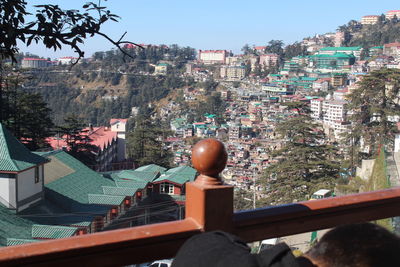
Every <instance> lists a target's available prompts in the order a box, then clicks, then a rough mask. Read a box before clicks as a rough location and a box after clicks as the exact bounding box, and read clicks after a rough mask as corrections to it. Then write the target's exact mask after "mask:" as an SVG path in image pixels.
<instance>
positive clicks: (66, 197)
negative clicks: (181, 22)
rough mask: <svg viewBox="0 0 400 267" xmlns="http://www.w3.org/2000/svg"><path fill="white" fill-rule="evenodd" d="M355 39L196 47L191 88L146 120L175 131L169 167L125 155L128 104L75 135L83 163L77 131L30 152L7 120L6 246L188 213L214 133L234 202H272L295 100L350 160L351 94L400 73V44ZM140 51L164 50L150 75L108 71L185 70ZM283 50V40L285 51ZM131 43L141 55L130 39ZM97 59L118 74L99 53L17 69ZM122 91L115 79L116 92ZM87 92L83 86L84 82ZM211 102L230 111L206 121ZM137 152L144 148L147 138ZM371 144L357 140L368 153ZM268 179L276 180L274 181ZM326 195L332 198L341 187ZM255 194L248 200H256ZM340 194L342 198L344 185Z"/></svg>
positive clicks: (3, 151)
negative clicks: (198, 162)
mask: <svg viewBox="0 0 400 267" xmlns="http://www.w3.org/2000/svg"><path fill="white" fill-rule="evenodd" d="M385 16H386V18H387V19H391V20H396V19H397V18H399V17H400V10H391V11H388V12H387V13H386V14H385ZM380 20H381V16H378V15H366V16H363V17H362V18H361V20H360V21H358V22H355V23H354V25H353V26H354V27H355V28H357V27H363V26H364V27H370V26H373V25H375V24H377V23H380ZM349 34H350V33H349V32H348V31H346V30H344V29H342V28H340V27H339V28H338V30H337V31H336V32H333V33H326V34H318V35H315V36H313V37H307V38H304V39H303V40H301V41H299V42H297V43H296V47H297V48H299V49H300V50H301V52H299V53H297V54H298V55H296V56H293V57H287V56H286V57H284V56H282V54H279V53H278V52H277V51H273V50H274V48H273V46H274V45H277V43H274V42H272V41H271V42H270V43H269V44H268V45H265V46H258V45H252V46H249V45H246V46H245V47H244V48H243V49H242V52H243V54H234V53H233V52H232V51H228V50H227V49H224V48H223V47H221V48H220V49H219V50H198V51H197V53H196V56H197V58H196V59H193V60H192V59H191V60H185V61H183V62H184V65H183V66H184V67H183V68H184V71H182V72H179V75H177V76H179V78H181V79H182V80H184V81H185V82H186V83H184V85H182V86H180V87H179V88H173V90H171V91H170V92H168V94H166V95H167V96H165V98H167V99H168V101H152V102H151V103H149V104H148V105H147V107H148V108H149V109H151V114H149V118H150V119H151V120H153V121H156V122H157V123H160V125H167V128H168V129H162V130H163V131H164V130H165V132H168V133H167V134H165V135H164V132H163V135H161V134H160V135H159V136H157V137H156V138H154V140H155V141H154V140H153V141H154V142H161V143H162V148H161V149H159V150H161V151H162V152H161V153H163V152H164V151H170V152H172V160H171V166H168V168H167V167H166V166H160V165H157V164H145V165H140V164H138V163H137V162H138V161H137V159H133V158H132V157H130V156H129V155H128V154H129V153H128V150H129V148H128V147H129V144H128V139H129V137H128V136H129V135H130V132H129V130H131V131H132V129H128V124H129V121H130V120H131V121H133V120H135V119H136V118H137V117H138V116H139V115H141V114H140V110H141V109H139V107H138V106H130V107H129V111H128V113H129V116H126V117H124V118H115V117H114V118H111V119H109V122H108V124H107V125H96V126H93V125H92V124H91V123H90V124H88V125H86V126H85V127H84V128H83V129H80V130H79V131H78V132H79V134H80V138H81V139H79V142H78V143H79V144H80V145H82V144H84V145H90V146H91V149H90V153H89V154H90V156H92V157H93V162H92V163H91V164H84V163H82V162H80V161H79V160H78V159H77V158H75V157H73V156H72V155H71V154H70V152H71V150H73V149H72V148H70V143H71V136H72V135H69V134H65V133H63V134H60V133H59V132H58V133H54V134H53V136H51V137H48V138H46V142H47V143H48V144H49V147H47V148H46V149H43V150H42V151H35V152H33V151H30V150H29V149H27V148H26V147H25V145H26V144H28V143H29V141H31V140H28V139H27V138H25V139H22V140H17V138H16V137H15V136H13V134H12V133H11V129H7V127H6V126H5V125H4V124H3V123H1V121H0V177H1V181H0V182H1V183H0V247H1V246H4V247H5V246H14V245H21V244H27V243H36V242H39V241H42V240H50V239H58V238H64V237H72V236H78V235H85V234H90V233H96V232H101V231H105V230H111V229H118V228H124V227H133V226H138V225H145V224H150V223H158V222H166V221H172V220H179V219H182V218H184V215H185V195H186V183H188V182H193V181H194V180H195V179H196V177H197V175H199V174H198V173H197V171H196V169H194V168H193V167H192V163H191V153H192V148H193V145H194V144H195V143H197V142H198V141H199V140H202V139H206V138H215V139H218V140H220V141H221V142H223V143H224V145H225V148H226V151H227V153H228V161H227V164H226V168H225V169H224V170H223V171H222V173H221V177H222V179H223V181H224V182H225V183H226V184H228V185H233V186H235V194H236V193H237V192H241V191H243V192H245V193H247V195H243V196H242V195H238V196H236V197H237V198H240V200H244V201H247V202H249V203H250V204H251V206H252V207H254V208H256V207H257V201H258V200H260V199H265V198H267V197H268V190H267V189H269V188H268V186H269V185H268V184H266V183H265V182H260V180H261V179H263V178H265V176H266V175H265V170H266V169H268V167H269V166H271V165H272V164H274V163H277V162H279V161H280V160H282V157H280V156H276V155H274V151H277V150H279V149H281V148H283V147H284V146H285V145H286V144H287V143H288V142H289V139H290V138H289V137H288V136H282V135H280V134H279V133H278V131H277V128H278V125H280V124H281V123H282V122H284V121H286V120H287V119H289V118H293V117H296V116H297V115H299V114H301V111H299V109H298V108H294V107H292V106H291V105H290V104H294V103H300V104H301V105H304V106H306V107H307V109H309V111H310V116H311V118H312V120H313V122H316V123H318V124H320V125H322V129H323V133H324V136H326V138H325V139H324V140H323V141H321V142H320V143H319V144H318V145H325V144H326V145H331V146H334V147H335V148H337V150H338V154H339V155H340V156H341V157H342V158H343V159H345V160H349V158H346V157H348V154H349V150H350V149H351V148H350V147H349V142H348V140H345V138H346V137H345V134H346V133H348V132H350V130H351V129H352V127H354V122H353V121H352V120H351V116H352V115H353V113H354V110H352V109H350V108H349V106H350V105H351V102H350V99H349V95H350V94H351V93H352V92H354V91H355V90H357V88H359V85H360V83H361V82H362V81H363V79H364V77H366V76H368V75H369V74H371V72H374V71H378V70H381V69H398V70H400V42H388V43H385V44H383V45H381V46H370V47H368V46H348V45H347V41H346V40H347V39H348V38H349ZM139 46H140V49H150V48H154V47H156V48H159V49H165V51H167V52H165V53H164V54H163V58H162V59H160V60H157V61H156V60H153V61H154V62H153V61H152V62H150V61H151V60H147V61H146V60H144V59H143V61H145V62H146V64H148V66H149V67H148V69H149V70H145V68H143V69H140V71H137V72H134V73H133V72H132V73H131V72H130V70H129V69H128V68H126V69H124V68H122V67H119V68H118V69H116V70H112V74H118V75H119V76H126V77H127V76H129V75H131V74H134V76H135V77H136V76H138V77H167V76H168V74H170V73H171V72H173V70H175V69H176V68H177V61H174V60H172V59H171V58H172V56H171V55H170V53H168V49H169V48H168V46H165V45H160V46H158V45H149V44H139ZM278 46H279V45H278ZM282 46H283V43H282V44H280V47H278V48H280V49H282V48H283V47H282ZM124 48H125V49H128V50H135V49H137V50H139V48H137V46H135V45H132V44H126V45H125V46H124ZM278 50H279V49H278ZM141 60H142V59H141ZM92 63H93V66H95V68H96V69H95V70H94V71H93V70H91V71H93V72H95V73H96V75H97V73H99V75H100V74H101V73H106V72H107V71H108V72H109V73H110V71H109V70H105V69H106V68H105V67H104V65H103V66H101V67H98V66H99V65H101V64H102V62H101V60H100V59H96V58H95V57H92V58H80V57H72V56H68V57H60V58H58V59H55V60H49V59H45V58H40V57H37V56H34V55H32V57H31V56H29V54H25V56H24V57H23V58H21V61H20V67H21V69H22V70H24V71H26V72H27V73H29V74H31V75H32V73H33V74H36V73H41V72H46V71H47V70H48V71H49V72H53V73H70V72H71V71H70V69H68V68H70V67H71V66H75V64H76V66H79V65H85V66H90V64H92ZM178 63H181V62H180V61H179V62H178ZM96 64H97V65H96ZM150 69H151V71H150ZM174 74H175V73H174ZM188 81H190V82H188ZM211 82H212V83H215V88H214V89H215V90H208V89H207V88H206V84H207V83H211ZM93 83H94V82H93ZM199 84H200V85H201V86H199ZM40 85H41V87H46V86H51V82H47V81H42V82H41V84H40ZM118 85H119V83H117V82H116V85H115V87H117V86H118ZM79 86H80V87H81V88H82V89H83V88H85V85H82V84H79ZM96 86H97V87H96V88H100V87H101V86H99V85H96ZM27 88H28V87H27ZM101 89H104V88H101ZM113 89H115V88H113ZM88 91H89V90H88ZM110 91H111V90H110ZM115 91H117V90H115ZM149 91H150V89H149ZM88 94H90V93H88ZM210 96H212V97H215V99H218V100H220V101H221V102H216V103H218V104H220V107H223V111H222V112H214V113H212V112H207V113H203V114H201V116H200V118H199V117H196V119H193V118H194V115H193V114H191V112H190V111H192V108H193V107H195V105H196V103H197V102H199V101H207V99H208V98H207V97H210ZM100 98H101V99H102V101H105V102H107V103H115V102H113V101H114V100H118V99H119V98H121V96H120V95H117V94H115V95H113V94H111V93H110V94H108V93H107V92H105V93H102V95H101V97H100ZM213 104H215V103H213ZM189 108H190V110H189ZM215 110H217V108H215ZM301 115H302V114H301ZM377 117H378V115H377ZM379 120H380V118H377V119H375V121H379ZM390 121H391V122H393V123H395V125H396V127H397V129H398V130H399V131H400V117H399V116H398V115H393V116H391V117H390ZM135 123H136V125H135V127H139V126H138V125H139V124H138V122H137V121H135ZM310 127H311V125H310ZM315 131H317V130H315ZM397 132H398V131H397ZM142 134H143V136H144V134H145V133H144V132H142ZM391 138H392V139H393V140H392V142H393V143H394V146H393V148H392V150H391V151H390V152H391V153H393V161H392V163H391V164H392V165H390V166H388V167H389V168H388V172H390V183H391V185H392V186H396V185H400V174H399V173H398V169H400V134H399V133H397V134H395V135H393V136H391ZM304 139H305V138H304ZM363 141H365V140H363ZM140 145H141V147H142V148H143V147H144V144H143V143H142V144H140ZM157 149H158V148H157ZM372 149H373V148H372V147H370V146H369V145H367V144H364V143H362V144H361V150H362V151H363V152H365V153H369V152H370V151H372ZM383 149H384V148H383ZM169 167H171V168H169ZM391 167H393V168H392V169H391ZM348 169H351V168H350V167H349V168H348ZM351 171H353V170H350V171H348V172H347V170H346V171H341V172H340V176H341V178H343V179H347V178H349V177H350V176H357V177H360V178H361V179H363V180H368V179H369V177H370V176H371V173H372V168H371V163H370V162H369V161H368V160H363V161H362V165H361V166H357V168H354V173H350V172H351ZM268 178H270V177H268ZM270 179H271V180H273V179H275V178H274V177H273V175H272V176H271V178H270ZM321 189H322V188H321ZM329 189H330V190H327V191H333V190H334V189H335V188H334V187H332V188H329ZM248 194H251V195H252V198H251V199H250V198H248V196H249V195H248ZM336 194H338V195H341V194H343V195H344V194H345V193H343V192H339V190H338V192H336ZM308 199H310V195H305V194H304V195H303V196H302V197H301V198H300V199H293V200H292V201H293V202H297V201H300V200H308ZM264 204H265V203H264ZM268 205H271V203H268ZM245 207H248V205H245ZM241 208H242V207H239V208H238V209H241ZM315 235H316V234H315ZM306 239H307V240H306ZM308 239H309V233H307V235H306V237H304V238H302V239H301V242H302V243H301V244H302V245H304V249H303V250H305V249H306V247H307V248H308V246H309V243H311V242H309V240H308ZM293 242H300V241H299V240H298V239H296V241H293ZM305 244H306V245H305Z"/></svg>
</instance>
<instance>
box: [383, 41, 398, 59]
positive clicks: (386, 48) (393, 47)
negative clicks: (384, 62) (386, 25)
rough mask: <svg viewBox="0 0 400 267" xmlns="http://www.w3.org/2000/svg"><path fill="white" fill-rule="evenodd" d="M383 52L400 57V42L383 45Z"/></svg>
mask: <svg viewBox="0 0 400 267" xmlns="http://www.w3.org/2000/svg"><path fill="white" fill-rule="evenodd" d="M383 54H385V55H386V56H391V57H395V58H397V57H399V58H400V42H397V43H389V44H384V45H383Z"/></svg>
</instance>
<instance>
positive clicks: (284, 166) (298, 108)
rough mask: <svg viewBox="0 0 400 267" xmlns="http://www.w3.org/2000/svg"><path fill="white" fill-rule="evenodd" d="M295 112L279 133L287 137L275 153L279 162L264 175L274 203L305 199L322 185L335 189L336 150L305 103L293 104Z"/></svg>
mask: <svg viewBox="0 0 400 267" xmlns="http://www.w3.org/2000/svg"><path fill="white" fill-rule="evenodd" d="M288 108H289V109H292V110H293V111H295V114H294V115H293V116H292V117H291V118H289V119H287V120H286V121H284V122H282V123H280V124H279V125H278V126H277V128H276V132H277V133H278V134H279V135H280V136H281V137H282V138H284V140H285V144H284V146H283V147H282V148H281V149H278V150H276V151H274V152H273V153H272V156H274V158H275V159H276V162H275V163H273V164H271V165H270V166H269V167H268V168H267V170H266V172H265V177H264V182H265V183H266V187H267V189H268V201H267V202H269V203H271V204H278V203H288V202H292V201H294V200H305V197H306V195H307V194H311V193H312V192H313V191H315V190H316V189H318V188H327V189H332V188H333V186H334V184H335V179H336V178H337V177H338V173H339V164H338V163H337V162H336V161H335V157H336V149H335V148H334V147H332V146H330V145H328V144H326V142H325V135H324V132H323V129H322V127H321V126H320V125H319V124H318V123H316V122H315V121H313V120H312V118H311V117H310V115H309V113H310V111H309V109H308V106H307V105H306V104H304V103H289V104H288Z"/></svg>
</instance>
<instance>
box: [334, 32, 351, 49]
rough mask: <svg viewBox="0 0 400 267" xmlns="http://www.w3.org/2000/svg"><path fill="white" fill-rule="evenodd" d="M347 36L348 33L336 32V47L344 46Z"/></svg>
mask: <svg viewBox="0 0 400 267" xmlns="http://www.w3.org/2000/svg"><path fill="white" fill-rule="evenodd" d="M347 35H348V34H347V33H346V32H340V31H338V32H336V33H335V37H334V44H335V47H340V46H341V45H342V44H343V42H344V40H345V38H346V36H347Z"/></svg>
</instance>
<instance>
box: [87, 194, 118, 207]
mask: <svg viewBox="0 0 400 267" xmlns="http://www.w3.org/2000/svg"><path fill="white" fill-rule="evenodd" d="M124 198H125V196H111V195H103V194H89V195H88V200H89V203H90V204H98V205H120V204H121V203H122V201H124Z"/></svg>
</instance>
